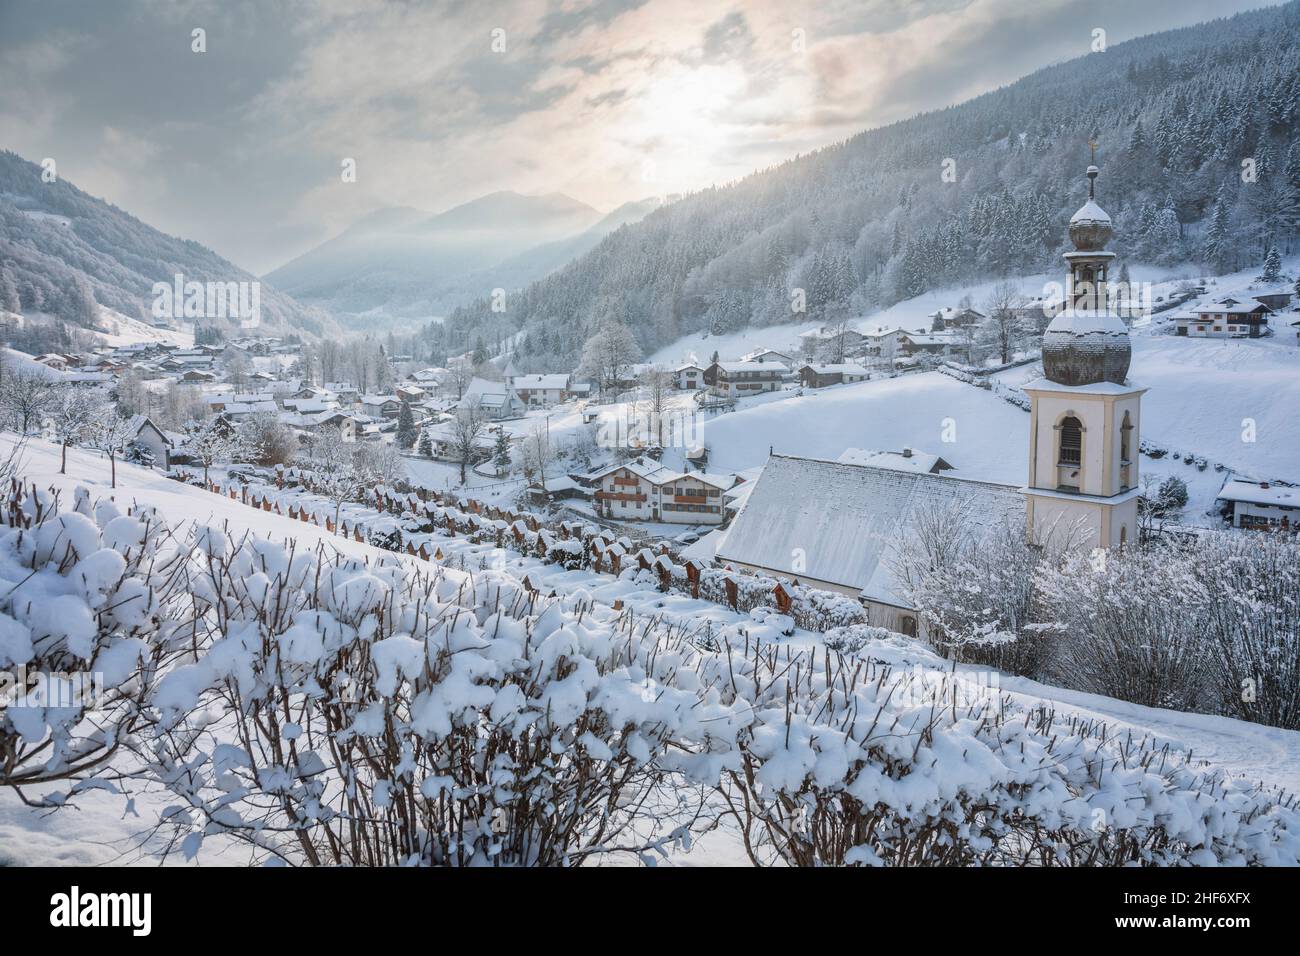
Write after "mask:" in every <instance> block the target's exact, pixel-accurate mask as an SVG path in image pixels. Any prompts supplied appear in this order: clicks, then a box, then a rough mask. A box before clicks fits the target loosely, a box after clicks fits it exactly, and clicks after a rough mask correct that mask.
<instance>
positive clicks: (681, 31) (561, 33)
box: [0, 0, 1265, 273]
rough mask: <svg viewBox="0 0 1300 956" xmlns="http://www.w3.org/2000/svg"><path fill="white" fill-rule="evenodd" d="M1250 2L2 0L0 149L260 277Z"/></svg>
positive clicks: (608, 192)
mask: <svg viewBox="0 0 1300 956" xmlns="http://www.w3.org/2000/svg"><path fill="white" fill-rule="evenodd" d="M1262 5H1265V4H1264V3H1263V2H1261V0H1142V2H1140V3H1134V2H1132V0H1091V2H1082V0H822V2H818V3H805V2H800V0H793V2H792V0H785V2H778V0H764V2H731V3H715V2H710V0H591V2H582V0H563V2H560V0H513V2H491V0H488V2H484V0H474V2H472V3H466V2H461V3H446V2H441V3H440V2H416V0H347V2H344V0H283V2H272V3H263V2H256V0H219V2H216V0H213V2H209V0H179V2H178V0H102V2H97V0H82V2H64V0H0V146H3V147H5V148H8V149H12V150H14V151H16V152H18V153H20V154H21V155H23V156H25V157H26V158H28V159H31V160H37V161H38V160H40V159H42V158H43V157H47V156H49V157H54V158H55V159H56V160H57V162H58V167H59V172H60V173H61V175H63V176H65V177H66V178H68V179H70V180H71V181H72V182H74V183H76V184H77V185H79V186H80V187H82V188H83V189H85V190H86V191H88V192H90V193H92V194H95V195H99V196H103V197H104V198H105V199H108V200H109V201H111V202H113V203H116V204H117V205H119V206H121V207H122V208H124V209H126V210H128V211H129V212H132V213H134V214H135V215H137V216H139V217H140V218H142V219H144V220H145V221H146V222H149V223H150V224H152V225H155V226H157V227H159V228H161V229H164V230H166V231H168V232H172V233H175V234H178V235H181V236H184V237H186V238H192V239H197V240H199V241H200V242H203V243H205V244H207V245H209V246H211V247H212V248H214V249H216V250H217V251H218V252H220V253H221V254H222V255H225V256H227V257H228V258H230V259H232V260H233V261H235V262H236V263H238V264H239V265H242V266H244V267H245V268H248V269H250V270H252V271H255V272H259V273H260V272H264V271H266V270H268V269H271V268H274V267H275V266H277V265H279V264H280V263H282V262H284V261H286V260H287V259H289V258H292V257H293V256H294V255H297V254H298V253H300V252H303V251H305V250H306V249H307V248H309V247H311V246H313V245H315V244H316V243H318V242H321V241H323V240H324V239H326V238H329V237H330V236H331V235H334V234H336V233H337V232H339V231H340V230H341V229H343V228H345V227H346V226H347V225H348V224H349V223H351V222H352V221H354V220H355V219H357V218H359V217H360V216H362V215H364V214H365V213H367V212H369V211H371V210H373V209H375V208H377V207H381V206H400V205H406V206H416V207H419V208H422V209H427V210H429V211H431V212H436V211H439V210H442V209H446V208H448V207H450V206H453V205H455V204H457V203H460V202H464V201H466V200H468V199H472V198H474V197H476V196H479V195H482V194H484V193H487V192H492V191H494V190H498V189H514V190H517V191H519V192H527V193H544V192H552V191H560V192H565V193H568V194H569V195H572V196H574V197H576V198H578V199H581V200H583V201H585V202H588V203H590V204H591V205H593V206H596V207H597V208H599V209H601V210H608V209H611V208H613V207H614V206H616V205H618V204H619V203H621V202H625V201H627V200H631V199H640V198H643V197H645V196H648V195H664V194H668V193H674V192H681V191H685V190H690V189H698V188H702V187H706V186H708V185H710V184H714V183H723V182H727V181H730V180H733V179H736V178H738V177H740V176H743V175H745V174H746V173H748V172H751V171H753V170H755V169H759V168H762V167H764V166H769V165H772V164H775V163H778V162H780V161H782V160H785V159H788V158H790V157H792V156H794V155H795V154H796V153H799V152H807V151H808V150H810V149H815V148H817V147H819V146H824V145H827V144H829V143H833V142H835V141H837V140H840V139H843V138H844V137H846V136H849V135H851V134H853V133H855V132H858V131H859V130H861V129H865V128H868V127H871V126H875V125H879V124H881V123H888V122H892V121H894V120H897V119H900V118H903V117H905V116H908V115H911V114H912V113H914V112H916V111H918V110H923V109H930V108H934V107H941V106H945V105H948V104H950V103H953V102H958V101H960V100H963V99H966V98H969V97H970V96H973V95H976V94H978V93H981V92H985V91H987V90H989V89H992V88H994V87H997V86H1000V85H1002V84H1005V83H1008V82H1010V81H1012V80H1015V79H1016V78H1018V77H1019V76H1022V75H1024V74H1025V73H1028V72H1030V71H1032V70H1034V69H1036V68H1038V67H1040V66H1044V65H1046V64H1049V63H1054V62H1058V61H1061V60H1064V59H1069V58H1072V57H1075V56H1080V55H1083V54H1086V53H1088V52H1089V50H1090V44H1091V43H1092V41H1093V34H1092V31H1093V30H1094V29H1095V28H1101V29H1104V30H1105V31H1106V38H1107V41H1108V42H1109V43H1110V44H1115V43H1119V42H1122V41H1123V40H1126V39H1130V38H1132V37H1134V36H1140V35H1143V34H1147V33H1153V32H1156V31H1159V30H1163V29H1169V28H1173V27H1178V26H1185V25H1187V24H1190V23H1196V22H1200V21H1203V20H1207V19H1210V18H1212V17H1215V16H1224V15H1230V14H1232V13H1236V12H1239V11H1240V10H1245V9H1251V8H1254V7H1259V6H1262ZM195 28H202V29H204V30H205V31H206V41H207V52H205V53H194V52H192V51H191V31H192V30H194V29H195ZM494 31H504V32H503V33H495V34H494ZM494 37H495V38H498V45H499V38H504V44H505V49H504V51H503V52H495V51H494V49H493V42H494ZM1100 55H1104V54H1100ZM345 157H350V158H353V159H355V160H356V163H357V181H356V182H355V183H344V182H343V181H342V177H341V176H340V170H341V162H342V160H343V159H344V158H345Z"/></svg>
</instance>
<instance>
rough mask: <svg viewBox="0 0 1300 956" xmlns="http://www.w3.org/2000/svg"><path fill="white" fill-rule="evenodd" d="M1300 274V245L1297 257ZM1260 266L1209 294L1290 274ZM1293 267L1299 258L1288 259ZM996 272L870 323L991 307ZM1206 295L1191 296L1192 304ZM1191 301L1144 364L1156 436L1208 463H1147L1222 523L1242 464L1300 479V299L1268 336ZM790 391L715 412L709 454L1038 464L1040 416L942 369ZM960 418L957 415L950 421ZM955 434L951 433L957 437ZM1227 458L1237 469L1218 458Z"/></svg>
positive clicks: (1197, 517)
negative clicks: (1212, 325) (1199, 326)
mask: <svg viewBox="0 0 1300 956" xmlns="http://www.w3.org/2000/svg"><path fill="white" fill-rule="evenodd" d="M1287 265H1288V266H1289V267H1290V272H1291V274H1294V273H1295V271H1296V269H1297V268H1298V267H1300V259H1295V260H1293V261H1289V262H1288V263H1287ZM1255 271H1256V270H1253V269H1252V270H1246V271H1243V272H1240V273H1235V274H1233V275H1227V276H1220V277H1217V278H1214V279H1205V280H1203V281H1204V282H1205V284H1206V293H1205V295H1203V296H1201V297H1199V301H1201V302H1205V303H1208V302H1212V301H1216V300H1218V299H1221V298H1223V297H1224V296H1225V295H1233V296H1236V297H1237V298H1240V299H1246V298H1249V297H1250V296H1252V295H1257V294H1260V293H1262V292H1266V291H1274V290H1278V289H1282V288H1288V287H1289V283H1288V282H1287V281H1281V282H1276V283H1267V284H1266V283H1262V282H1259V281H1257V280H1256V279H1255V278H1254V272H1255ZM1284 271H1286V270H1284ZM1130 272H1131V275H1132V279H1133V281H1135V282H1150V283H1152V286H1151V295H1152V297H1153V299H1154V298H1156V297H1159V298H1161V299H1164V300H1167V299H1168V297H1169V296H1170V295H1171V294H1173V293H1175V292H1177V291H1178V290H1179V289H1181V288H1184V287H1186V285H1187V283H1188V281H1189V280H1198V281H1201V279H1202V277H1200V276H1199V275H1198V273H1197V272H1196V270H1195V268H1194V267H1191V266H1188V267H1184V268H1177V269H1161V268H1155V267H1145V266H1140V265H1136V266H1132V267H1131V268H1130ZM1061 278H1062V277H1061V276H1059V275H1055V274H1044V275H1039V276H1026V277H1023V278H1021V279H1018V280H1016V281H1017V282H1018V284H1019V285H1020V288H1021V289H1022V290H1024V291H1025V292H1026V293H1027V294H1032V295H1038V294H1040V292H1041V290H1042V289H1043V287H1044V286H1045V285H1046V284H1047V283H1051V282H1060V281H1061ZM993 284H994V283H991V282H990V283H984V284H981V285H972V286H965V287H959V288H955V289H945V290H939V291H935V292H929V293H926V294H925V295H922V296H919V297H917V298H915V299H909V300H907V301H905V302H900V303H898V304H896V305H894V306H891V307H890V308H888V309H885V310H883V311H880V312H877V313H874V314H872V315H869V316H865V317H862V318H860V319H857V320H855V321H854V322H853V323H851V324H852V325H854V326H855V327H857V328H859V329H863V330H868V329H876V328H888V327H900V326H901V327H902V328H904V329H912V328H921V327H922V326H925V325H926V323H927V319H926V316H927V315H928V314H929V313H932V312H934V311H935V310H936V309H938V308H941V307H943V306H948V305H955V304H957V303H958V302H959V301H961V299H963V298H969V299H970V301H971V302H972V303H973V304H974V305H975V307H977V308H978V307H980V304H981V302H982V300H983V299H984V298H985V297H987V295H988V292H989V290H990V288H991V287H992V285H993ZM1195 304H1196V302H1195V301H1193V302H1189V303H1187V305H1185V306H1183V307H1182V308H1190V307H1192V306H1194V305H1195ZM1176 311H1179V310H1173V311H1170V312H1166V313H1164V314H1162V315H1158V316H1155V317H1154V318H1152V319H1139V320H1137V321H1135V323H1134V328H1133V331H1132V338H1133V365H1132V369H1131V371H1130V377H1131V379H1132V380H1133V381H1135V382H1137V383H1138V384H1140V385H1143V386H1146V387H1147V388H1148V389H1149V391H1148V392H1147V394H1146V395H1145V396H1144V397H1143V404H1142V410H1143V415H1142V437H1144V438H1147V439H1149V440H1151V441H1153V442H1155V443H1157V444H1159V445H1162V446H1164V447H1166V448H1168V449H1169V450H1170V452H1171V453H1172V452H1182V453H1186V454H1191V455H1193V456H1201V457H1204V458H1206V459H1207V460H1208V461H1209V462H1210V466H1209V467H1207V468H1206V470H1205V471H1200V470H1198V468H1197V467H1196V466H1195V465H1194V464H1186V463H1184V462H1183V461H1181V460H1179V459H1175V458H1174V457H1173V456H1172V455H1171V456H1170V457H1167V458H1163V459H1152V458H1149V457H1147V456H1143V458H1142V460H1141V466H1140V467H1141V471H1142V472H1143V473H1145V474H1149V475H1152V476H1153V477H1154V478H1156V479H1157V480H1163V479H1164V478H1165V477H1166V476H1168V475H1177V476H1178V477H1180V478H1182V479H1183V480H1184V481H1186V482H1187V485H1188V493H1189V503H1188V506H1187V508H1186V509H1185V510H1184V513H1183V515H1182V516H1181V517H1180V519H1179V520H1180V521H1182V522H1184V523H1188V524H1196V525H1203V526H1217V525H1218V524H1219V520H1218V518H1217V512H1216V510H1215V508H1214V500H1215V498H1216V496H1217V495H1218V492H1219V490H1220V488H1221V487H1222V485H1223V482H1224V480H1225V478H1227V477H1228V474H1229V473H1230V472H1231V471H1232V470H1236V471H1239V472H1240V473H1242V474H1243V475H1247V476H1250V477H1257V478H1261V479H1268V478H1273V479H1281V480H1284V481H1295V482H1300V419H1298V418H1297V417H1296V415H1295V412H1294V410H1295V409H1296V408H1300V345H1298V344H1297V339H1296V335H1295V333H1296V330H1295V329H1293V328H1292V327H1291V325H1290V323H1291V322H1292V321H1296V320H1300V313H1296V312H1286V313H1283V314H1282V315H1280V316H1278V317H1276V318H1275V319H1274V322H1273V325H1274V328H1275V335H1273V336H1272V337H1269V338H1265V339H1257V340H1240V339H1228V340H1219V339H1190V338H1177V337H1174V336H1172V335H1170V334H1167V329H1168V324H1169V321H1170V317H1171V316H1172V315H1173V314H1174V313H1175V312H1176ZM814 325H815V324H814V323H803V324H799V325H788V326H771V327H768V328H759V329H746V330H744V331H742V332H737V333H734V334H731V335H726V336H713V337H708V336H702V335H695V336H687V337H685V338H683V339H679V340H678V341H677V342H674V343H673V344H672V345H671V346H668V347H666V348H664V349H661V350H660V351H659V352H657V353H656V354H655V355H654V356H652V358H653V359H654V360H656V361H661V362H665V363H670V362H671V363H675V362H678V361H682V360H685V359H686V358H687V357H688V356H689V354H690V353H692V352H693V353H696V354H698V355H699V356H700V357H701V358H704V359H707V358H708V356H709V355H710V354H711V353H712V351H713V350H714V349H717V350H718V351H719V352H720V353H721V355H722V356H723V357H724V358H735V357H737V356H739V355H740V354H741V353H743V352H744V351H747V350H748V349H751V348H757V347H759V346H762V347H766V348H775V349H786V350H789V349H790V348H792V347H793V344H794V343H795V341H796V340H797V335H798V332H799V331H801V330H803V329H807V328H812V327H814ZM1041 374H1042V369H1041V366H1040V365H1038V364H1033V365H1028V366H1022V367H1019V368H1014V369H1011V370H1009V371H1006V372H1002V373H1000V374H998V375H996V376H995V379H996V380H997V381H998V382H1000V383H1002V384H1004V385H1007V386H1010V387H1012V388H1015V387H1016V386H1018V385H1021V384H1023V383H1025V382H1027V381H1029V380H1031V379H1033V378H1037V377H1039V376H1040V375H1041ZM796 395H797V392H796V391H784V392H780V393H775V394H772V395H765V396H763V398H762V401H757V400H751V399H745V400H742V401H741V402H740V403H739V404H738V406H737V408H736V410H735V411H734V412H730V413H723V414H718V415H715V416H713V417H708V418H706V419H705V420H704V423H703V425H702V433H703V436H704V440H705V442H706V443H707V445H708V447H709V452H710V456H711V457H710V460H709V468H710V470H714V471H737V470H739V469H742V468H749V467H754V466H757V465H761V464H763V462H764V461H765V460H766V458H767V455H768V450H769V448H770V449H772V450H775V451H777V452H780V453H784V454H789V455H803V456H809V457H817V458H832V459H834V458H838V457H839V455H840V454H841V453H842V452H843V451H845V450H846V449H848V448H869V449H876V450H894V451H897V450H899V449H901V448H903V447H905V446H907V447H913V448H917V449H920V450H922V451H927V452H932V453H935V454H938V455H941V456H942V457H944V458H945V459H946V460H947V461H948V462H950V463H951V464H953V465H954V466H956V468H957V469H958V470H957V471H956V472H953V473H952V474H954V475H957V476H960V477H964V478H978V479H983V480H988V481H998V482H1004V483H1008V484H1021V483H1023V482H1024V481H1025V479H1026V475H1027V471H1028V451H1027V449H1028V428H1029V416H1028V415H1027V414H1026V413H1025V412H1024V411H1022V410H1020V409H1018V408H1016V407H1015V406H1013V405H1011V404H1010V403H1008V402H1006V401H1004V400H1003V399H1001V398H999V397H998V396H997V395H995V394H993V393H991V392H989V391H986V390H982V389H978V388H975V387H972V386H970V385H966V384H963V383H960V382H957V381H956V380H954V379H952V378H950V377H948V376H945V375H942V374H940V373H934V372H930V373H923V374H919V375H909V376H904V377H899V378H894V379H886V380H876V381H871V382H863V383H856V384H852V385H840V386H834V387H831V388H827V389H821V390H811V389H809V390H804V392H803V394H802V396H800V397H794V396H796ZM1247 419H1249V420H1251V421H1252V422H1253V423H1254V438H1255V440H1254V441H1248V440H1245V438H1244V437H1243V436H1245V437H1246V438H1248V437H1249V432H1247V431H1245V428H1246V420H1247ZM949 422H950V423H951V425H952V426H953V427H952V428H951V429H947V430H945V425H946V424H947V423H949ZM945 437H947V438H950V439H951V440H950V441H948V440H945ZM664 461H665V464H669V465H670V466H673V467H680V466H681V461H682V454H681V450H680V449H670V450H669V451H668V452H667V453H666V454H665V458H664ZM1215 462H1221V463H1223V464H1224V465H1225V466H1226V470H1225V471H1216V470H1215V469H1214V467H1213V463H1215Z"/></svg>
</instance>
